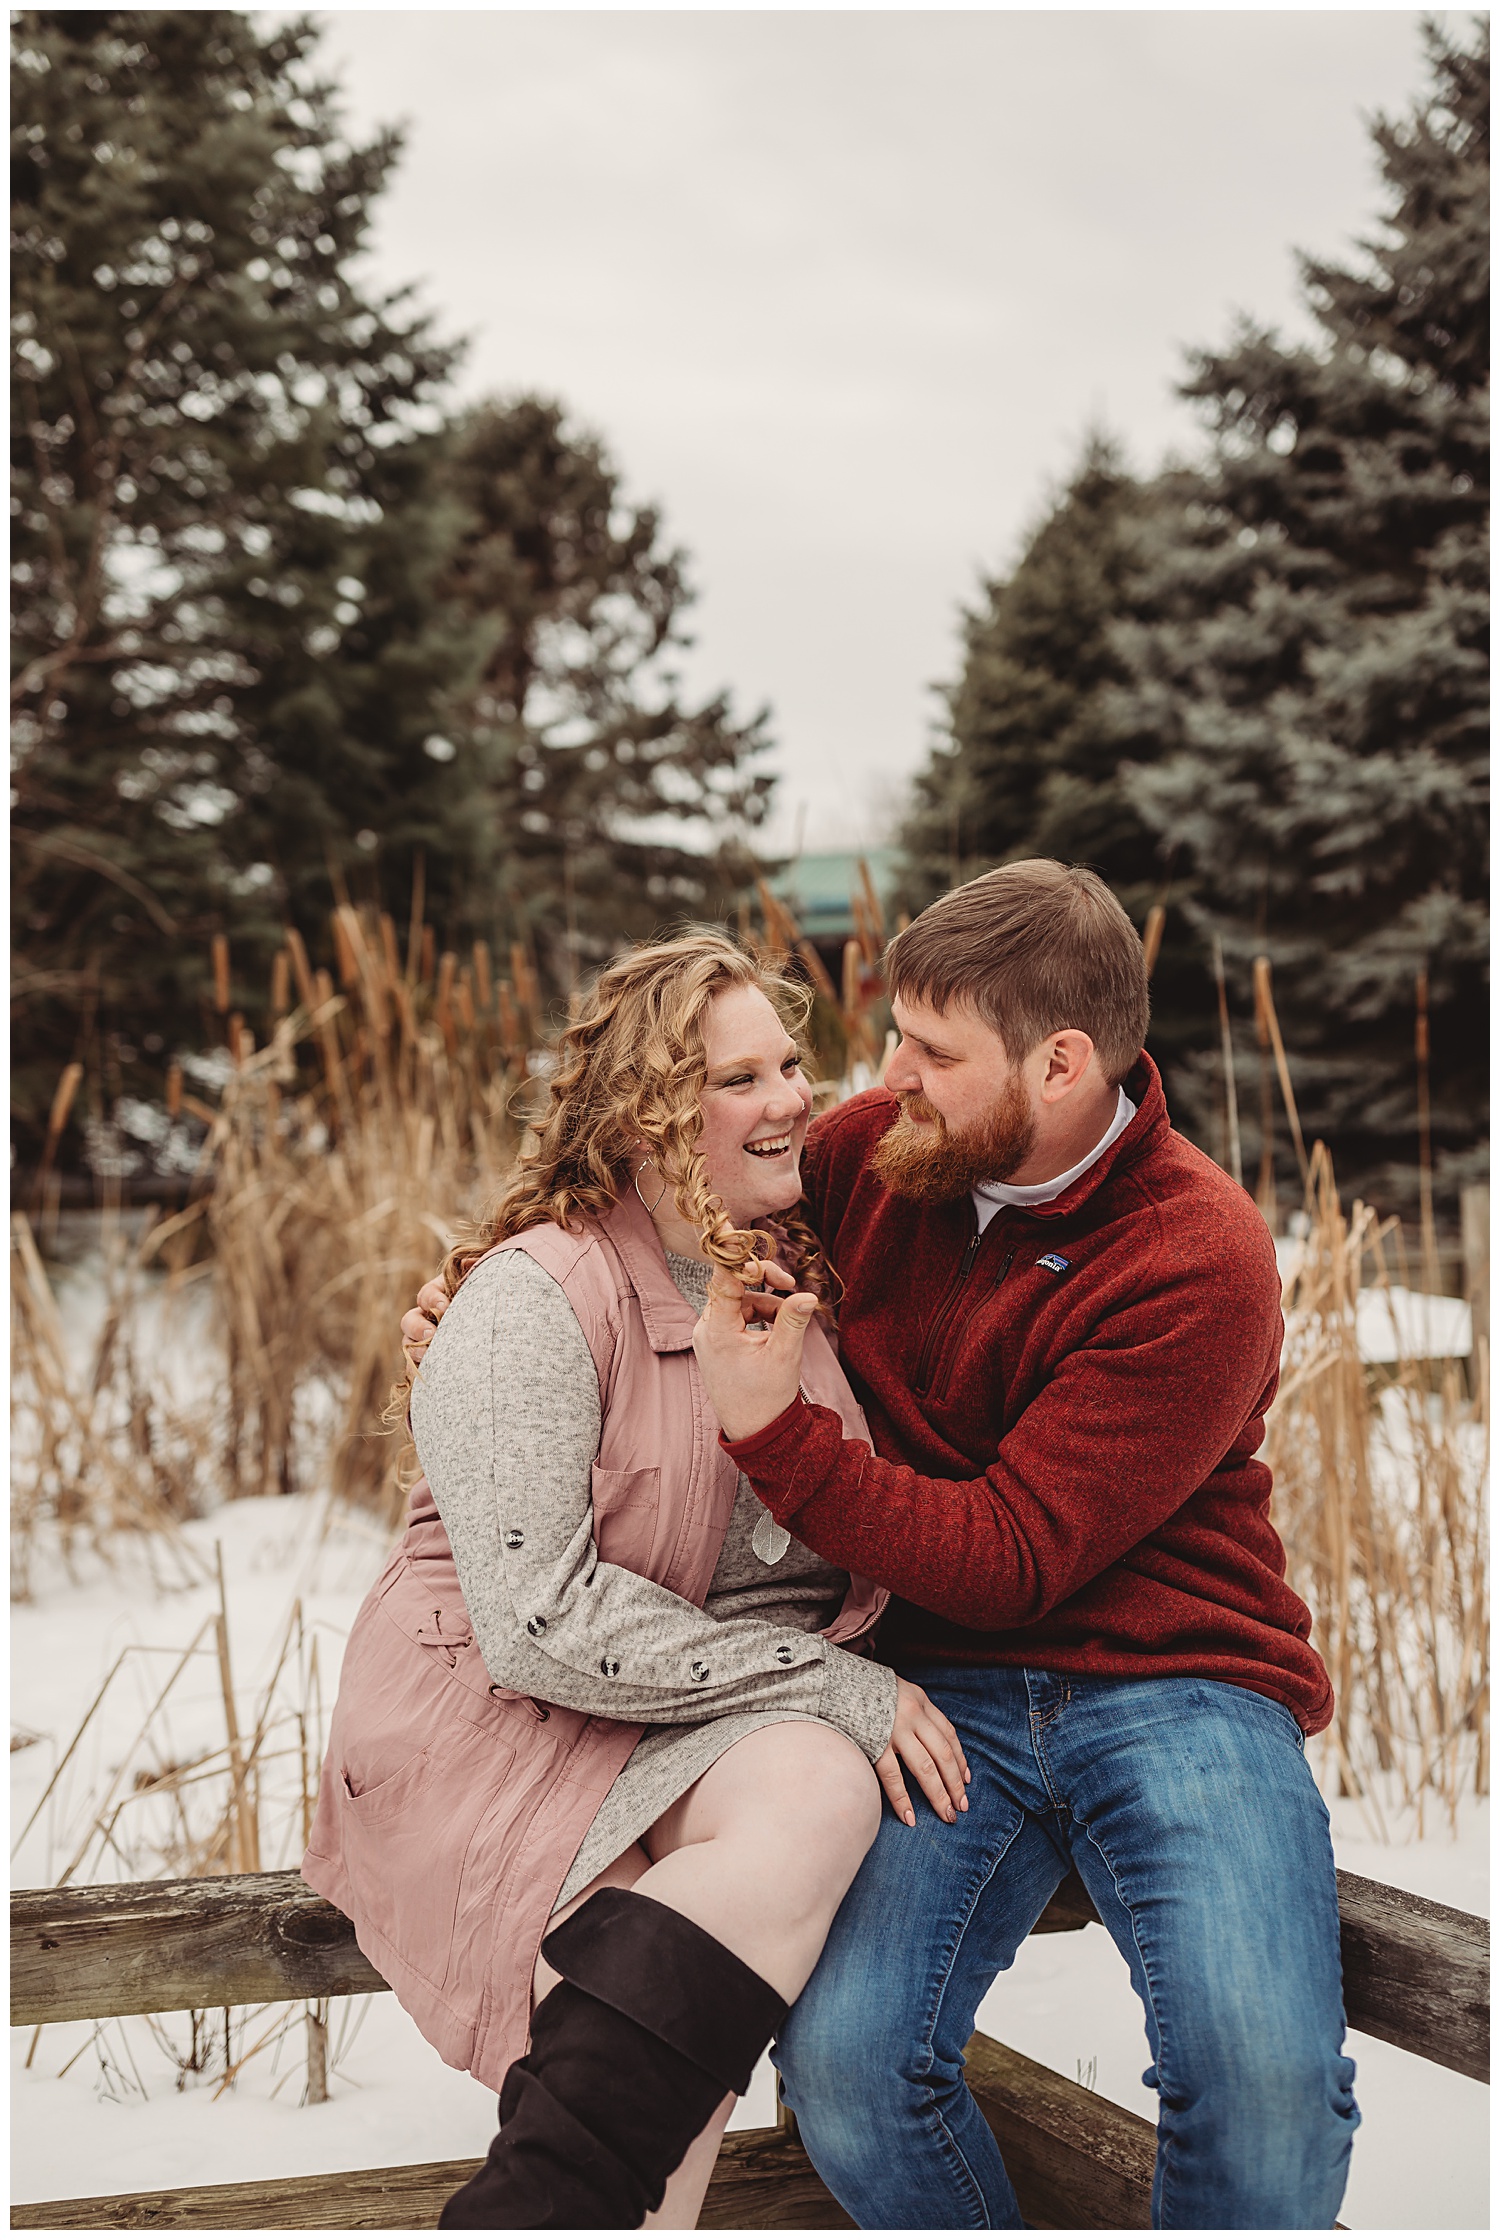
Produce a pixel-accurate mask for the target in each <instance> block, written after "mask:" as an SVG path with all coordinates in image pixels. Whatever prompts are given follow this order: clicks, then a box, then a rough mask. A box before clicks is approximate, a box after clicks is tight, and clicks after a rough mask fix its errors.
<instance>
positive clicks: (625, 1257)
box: [599, 1190, 698, 1353]
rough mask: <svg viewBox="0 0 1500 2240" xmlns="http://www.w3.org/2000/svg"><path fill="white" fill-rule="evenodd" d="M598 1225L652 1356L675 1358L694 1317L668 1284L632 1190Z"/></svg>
mask: <svg viewBox="0 0 1500 2240" xmlns="http://www.w3.org/2000/svg"><path fill="white" fill-rule="evenodd" d="M599 1226H600V1228H601V1229H602V1230H603V1231H604V1234H605V1235H606V1236H607V1237H608V1239H609V1241H610V1243H611V1244H612V1245H613V1246H614V1248H615V1250H616V1252H617V1253H618V1254H619V1256H620V1259H621V1262H622V1264H623V1266H624V1269H625V1273H626V1275H627V1276H628V1277H629V1279H630V1288H631V1290H632V1291H633V1292H634V1293H635V1296H636V1300H637V1303H638V1305H639V1307H640V1310H641V1321H642V1322H643V1323H644V1324H645V1329H646V1336H647V1338H648V1339H649V1340H650V1344H651V1350H652V1352H653V1353H681V1352H683V1351H684V1349H685V1348H686V1347H688V1346H691V1344H692V1342H693V1331H694V1329H695V1328H696V1327H697V1322H698V1317H697V1314H696V1313H695V1311H694V1310H693V1308H692V1307H690V1306H689V1305H688V1303H687V1301H686V1299H684V1297H683V1296H682V1293H681V1292H680V1291H679V1290H678V1288H677V1286H676V1284H675V1283H674V1282H673V1281H672V1272H671V1270H670V1269H669V1268H668V1266H667V1256H666V1254H665V1252H664V1251H663V1250H662V1243H661V1238H660V1237H659V1236H658V1235H657V1233H656V1224H655V1223H654V1222H653V1220H652V1219H651V1216H650V1214H649V1213H647V1211H646V1209H645V1207H644V1206H643V1205H642V1204H641V1201H640V1199H639V1197H638V1196H637V1195H636V1193H635V1191H634V1190H627V1191H626V1192H625V1193H624V1195H623V1197H620V1198H617V1199H616V1201H615V1203H614V1204H613V1205H612V1206H611V1207H610V1209H609V1211H608V1213H604V1214H601V1215H600V1216H599Z"/></svg>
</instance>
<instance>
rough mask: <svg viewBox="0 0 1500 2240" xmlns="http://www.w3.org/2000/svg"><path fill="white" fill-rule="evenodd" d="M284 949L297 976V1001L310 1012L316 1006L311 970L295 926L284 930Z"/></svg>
mask: <svg viewBox="0 0 1500 2240" xmlns="http://www.w3.org/2000/svg"><path fill="white" fill-rule="evenodd" d="M286 948H287V955H288V956H289V957H290V958H291V960H292V970H293V972H294V973H295V974H296V976H297V1000H298V1002H299V1003H302V1004H304V1005H305V1006H306V1008H307V1009H308V1010H309V1011H311V1010H313V1009H314V1007H315V1006H316V1004H317V1001H318V997H317V992H316V990H315V988H314V986H313V976H312V968H311V966H310V965H309V964H308V961H307V950H306V948H305V946H304V944H303V940H302V936H301V934H300V933H299V932H298V931H297V928H296V927H295V926H288V927H287V928H286Z"/></svg>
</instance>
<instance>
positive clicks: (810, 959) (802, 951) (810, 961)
mask: <svg viewBox="0 0 1500 2240" xmlns="http://www.w3.org/2000/svg"><path fill="white" fill-rule="evenodd" d="M797 954H798V956H799V957H800V958H801V959H802V962H803V964H804V965H805V966H806V968H807V977H808V979H809V980H811V982H812V984H813V986H814V987H815V988H816V989H817V991H818V993H819V995H820V996H826V997H827V999H828V1001H829V1002H830V1003H837V1002H838V1000H839V998H838V990H837V989H836V988H835V987H834V984H833V982H832V980H831V979H830V978H829V976H828V967H827V965H826V964H824V962H823V959H822V958H821V957H820V956H819V955H818V952H817V950H816V949H815V948H814V947H813V945H812V943H811V942H810V941H809V940H807V938H806V937H805V936H804V938H803V939H802V940H801V941H799V942H798V943H797Z"/></svg>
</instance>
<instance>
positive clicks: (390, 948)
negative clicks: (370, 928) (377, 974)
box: [380, 910, 401, 987]
mask: <svg viewBox="0 0 1500 2240" xmlns="http://www.w3.org/2000/svg"><path fill="white" fill-rule="evenodd" d="M380 949H381V955H382V956H383V958H384V960H385V974H386V978H387V980H389V982H390V984H391V986H392V987H394V986H395V984H396V982H397V981H398V980H399V979H400V977H401V951H400V949H399V948H398V947H397V945H396V921H395V919H394V918H393V917H392V916H391V914H390V912H389V910H382V911H381V913H380Z"/></svg>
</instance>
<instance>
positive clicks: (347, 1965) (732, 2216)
mask: <svg viewBox="0 0 1500 2240" xmlns="http://www.w3.org/2000/svg"><path fill="white" fill-rule="evenodd" d="M1339 1910H1340V1916H1341V1920H1342V1927H1343V1961H1344V1997H1345V2005H1346V2007H1347V2010H1348V2015H1349V2021H1350V2024H1351V2026H1352V2027H1353V2028H1354V2029H1356V2030H1363V2031H1367V2032H1368V2033H1369V2034H1370V2035H1372V2036H1374V2037H1379V2038H1384V2039H1387V2040H1388V2041H1389V2042H1390V2043H1392V2044H1394V2045H1398V2046H1404V2047H1406V2048H1407V2049H1408V2050H1409V2051H1410V2052H1413V2053H1418V2054H1421V2055H1423V2056H1425V2057H1426V2058H1427V2059H1428V2060H1431V2061H1435V2062H1438V2063H1440V2064H1442V2066H1444V2067H1445V2068H1449V2069H1455V2070H1458V2071H1459V2072H1461V2073H1462V2074H1463V2075H1464V2076H1469V2077H1478V2078H1481V2079H1483V2080H1485V2081H1488V2077H1489V1924H1488V1923H1487V1922H1485V1921H1482V1920H1479V1919H1478V1918H1476V1917H1475V1916H1474V1915H1472V1914H1466V1913H1459V1912H1457V1911H1455V1910H1454V1908H1453V1907H1451V1906H1440V1905H1434V1904H1433V1903H1432V1902H1431V1901H1430V1900H1428V1899H1425V1898H1414V1897H1411V1896H1410V1895H1409V1894H1408V1893H1407V1892H1405V1891H1401V1890H1393V1889H1390V1888H1388V1887H1387V1886H1386V1885H1385V1884H1383V1883H1378V1882H1370V1881H1367V1880H1366V1879H1365V1878H1364V1877H1363V1876H1360V1875H1352V1874H1340V1876H1339ZM1097 1918H1098V1917H1097V1915H1096V1914H1095V1912H1094V1909H1093V1906H1092V1904H1091V1903H1090V1900H1089V1898H1088V1895H1087V1893H1086V1891H1085V1890H1084V1888H1083V1886H1082V1884H1081V1883H1080V1882H1079V1881H1078V1880H1077V1879H1076V1877H1071V1876H1070V1877H1069V1879H1068V1881H1067V1882H1066V1883H1064V1884H1063V1886H1062V1888H1061V1889H1060V1890H1059V1891H1058V1893H1057V1895H1056V1896H1055V1897H1054V1898H1053V1900H1052V1902H1051V1904H1050V1905H1049V1906H1048V1908H1047V1910H1046V1912H1045V1913H1044V1914H1043V1915H1042V1918H1041V1920H1040V1921H1039V1922H1038V1923H1037V1929H1038V1930H1039V1931H1042V1932H1048V1931H1063V1930H1071V1929H1081V1928H1083V1927H1084V1926H1085V1924H1086V1923H1088V1922H1090V1921H1093V1920H1096V1919H1097ZM386 1988H387V1987H386V1984H385V1981H384V1978H383V1977H381V1976H380V1975H379V1974H378V1973H377V1971H376V1970H375V1969H374V1968H373V1967H372V1966H371V1965H370V1963H369V1961H368V1960H366V1958H365V1956H364V1954H363V1953H362V1952H361V1951H360V1949H359V1947H358V1945H357V1944H356V1943H355V1941H354V1930H353V1926H352V1924H351V1923H350V1922H349V1921H347V1920H346V1919H345V1917H344V1916H343V1914H341V1913H339V1912H338V1911H337V1909H336V1908H335V1907H333V1906H331V1905H329V1904H328V1903H327V1902H326V1901H325V1900H324V1899H322V1898H318V1897H315V1896H314V1895H313V1893H312V1892H311V1891H310V1890H309V1889H308V1888H307V1885H306V1884H305V1883H304V1882H303V1881H302V1880H301V1878H300V1876H298V1875H296V1874H289V1873H288V1874H254V1875H222V1876H216V1877H209V1878H204V1879H202V1880H198V1881H189V1882H148V1883H130V1884H120V1885H106V1886H104V1887H100V1888H94V1889H85V1890H67V1889H63V1890H56V1889H51V1890H23V1891H20V1892H18V1893H17V1894H16V1895H15V1896H14V1897H13V1898H12V1901H11V2021H12V2023H23V2024H38V2023H51V2022H76V2021H91V2020H97V2019H102V2018H104V2017H105V2016H109V2015H130V2014H146V2013H152V2014H164V2013H169V2012H172V2011H174V2010H176V2009H178V2008H186V2007H225V2006H259V2005H263V2004H265V2003H267V2002H269V2001H272V2000H282V1999H326V1998H340V1997H346V1996H351V1995H356V1994H359V1993H363V1992H370V1991H383V1990H385V1989H386ZM967 2059H968V2076H969V2082H970V2084H971V2086H972V2088H973V2091H974V2095H975V2098H976V2099H977V2100H978V2103H979V2106H980V2108H981V2110H982V2111H983V2113H984V2116H985V2119H986V2121H987V2122H988V2123H989V2125H990V2127H991V2129H992V2130H993V2131H994V2133H995V2136H996V2138H997V2139H998V2140H999V2142H1000V2145H1001V2148H1002V2150H1003V2151H1004V2154H1005V2158H1006V2162H1007V2165H1008V2167H1009V2169H1010V2172H1011V2176H1012V2179H1013V2181H1014V2183H1015V2187H1016V2193H1017V2197H1018V2199H1019V2201H1020V2203H1021V2209H1022V2213H1023V2214H1024V2215H1025V2216H1026V2218H1027V2219H1028V2221H1029V2222H1031V2223H1032V2224H1034V2225H1037V2226H1041V2227H1052V2228H1055V2227H1066V2226H1071V2227H1073V2228H1074V2229H1094V2230H1114V2231H1136V2230H1143V2229H1145V2228H1146V2227H1147V2226H1148V2225H1149V2223H1150V2214H1149V2212H1150V2198H1151V2174H1152V2166H1153V2161H1154V2156H1155V2148H1156V2141H1155V2135H1154V2133H1153V2131H1152V2128H1151V2126H1150V2125H1149V2124H1148V2123H1145V2122H1143V2121H1142V2120H1141V2118H1140V2117H1139V2116H1134V2115H1130V2114H1128V2113H1127V2112H1126V2110H1124V2109H1123V2108H1117V2107H1115V2106H1114V2105H1113V2104H1112V2103H1111V2102H1109V2101H1107V2100H1104V2099H1101V2098H1100V2097H1099V2096H1098V2095H1096V2094H1094V2093H1091V2092H1089V2091H1086V2090H1085V2089H1084V2088H1083V2087H1082V2086H1081V2085H1077V2084H1074V2083H1072V2082H1071V2081H1070V2080H1069V2079H1067V2078H1066V2077H1061V2076H1059V2075H1057V2073H1056V2072H1055V2071H1053V2070H1051V2069H1047V2068H1044V2067H1043V2066H1042V2065H1041V2063H1039V2062H1036V2061H1030V2060H1028V2059H1027V2058H1026V2057H1025V2056H1024V2055H1023V2054H1018V2053H1015V2052H1013V2051H1012V2050H1011V2049H1010V2048H1008V2047H1005V2046H1001V2045H997V2044H996V2043H995V2042H994V2040H993V2039H991V2038H987V2037H984V2036H983V2035H976V2036H975V2037H974V2038H973V2039H972V2040H971V2041H970V2044H969V2047H968V2053H967ZM477 2167H478V2165H477V2162H441V2163H420V2164H413V2165H410V2166H408V2167H405V2168H399V2169H380V2170H358V2171H341V2172H337V2173H334V2174H332V2175H329V2176H322V2177H313V2178H296V2179H266V2180H259V2181H257V2182H256V2183H254V2184H252V2185H237V2186H195V2187H189V2188H183V2189H180V2190H175V2191H168V2192H159V2193H136V2194H120V2195H110V2196H102V2197H98V2198H93V2199H88V2200H71V2201H43V2202H26V2203H22V2204H20V2205H18V2206H17V2207H16V2208H15V2209H14V2210H13V2211H12V2217H11V2222H12V2225H13V2226H15V2227H29V2228H35V2229H41V2230H52V2231H69V2230H77V2231H111V2230H112V2231H137V2230H141V2229H143V2228H145V2227H148V2226H160V2227H162V2228H171V2229H176V2230H189V2229H196V2230H198V2231H251V2230H257V2229H266V2228H276V2227H279V2228H281V2229H283V2230H287V2231H348V2232H356V2231H367V2230H377V2229H381V2230H402V2229H405V2230H408V2231H411V2230H424V2229H427V2228H430V2227H432V2226H434V2225H435V2224H436V2221H437V2215H438V2211H439V2210H440V2208H441V2207H442V2204H443V2203H444V2201H446V2200H447V2198H448V2196H449V2195H450V2194H451V2193H453V2192H454V2190H455V2189H456V2188H457V2187H458V2186H459V2185H461V2184H462V2183H463V2181H464V2179H465V2178H466V2177H468V2176H469V2174H470V2173H471V2171H473V2170H474V2169H476V2168H477ZM700 2223H701V2225H702V2226H703V2227H704V2228H705V2229H707V2230H716V2231H731V2230H740V2231H747V2230H748V2231H790V2230H802V2231H823V2230H843V2229H848V2227H849V2219H848V2218H847V2217H846V2216H845V2215H844V2213H843V2211H842V2210H841V2209H840V2208H839V2206H838V2204H837V2203H836V2202H835V2201H834V2200H833V2198H832V2196H831V2195H830V2194H829V2193H828V2192H827V2190H826V2189H825V2188H824V2186H823V2184H822V2182H821V2180H820V2179H819V2178H818V2175H817V2173H816V2171H815V2170H814V2169H813V2167H812V2165H811V2163H810V2162H809V2161H808V2159H807V2156H806V2154H805V2153H804V2151H803V2149H802V2147H801V2144H800V2142H799V2141H798V2139H797V2136H796V2130H795V2126H793V2125H791V2124H789V2123H788V2124H783V2125H782V2126H780V2127H778V2128H777V2129H775V2130H765V2131H740V2132H732V2133H731V2134H730V2135H729V2137H728V2138H727V2139H726V2140H725V2143H724V2147H723V2150H722V2152H721V2154H720V2157H719V2162H718V2165H717V2167H716V2169H715V2172H714V2178H713V2183H712V2185H711V2186H710V2188H709V2194H708V2200H707V2203H706V2205H705V2209H704V2214H703V2216H702V2218H701V2219H700Z"/></svg>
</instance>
